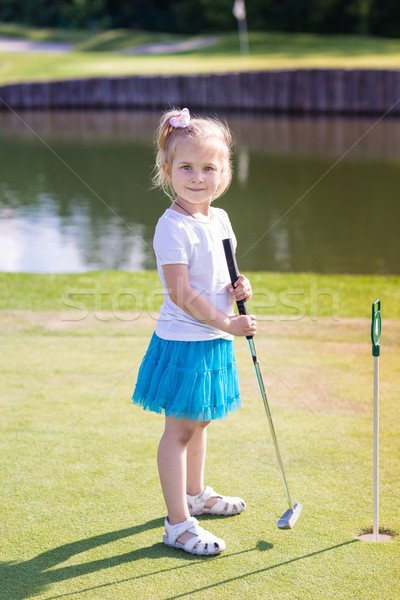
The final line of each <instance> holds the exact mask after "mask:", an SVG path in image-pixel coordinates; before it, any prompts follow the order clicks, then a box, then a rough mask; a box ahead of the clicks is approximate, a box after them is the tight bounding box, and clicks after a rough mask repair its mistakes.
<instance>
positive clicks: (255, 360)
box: [248, 338, 293, 510]
mask: <svg viewBox="0 0 400 600" xmlns="http://www.w3.org/2000/svg"><path fill="white" fill-rule="evenodd" d="M248 342H249V346H250V352H251V355H252V357H253V363H254V368H255V370H256V375H257V380H258V385H259V388H260V392H261V396H262V399H263V402H264V408H265V412H266V413H267V417H268V423H269V428H270V430H271V436H272V441H273V442H274V447H275V453H276V457H277V459H278V463H279V467H280V472H281V476H282V482H283V487H284V488H285V493H286V498H287V501H288V505H289V508H290V510H293V504H292V500H291V498H290V493H289V487H288V484H287V481H286V476H285V469H284V468H283V462H282V457H281V453H280V450H279V445H278V439H277V437H276V433H275V427H274V422H273V420H272V415H271V410H270V408H269V403H268V399H267V394H266V392H265V387H264V381H263V378H262V375H261V370H260V364H259V362H258V358H257V353H256V348H255V345H254V340H253V338H251V339H249V340H248Z"/></svg>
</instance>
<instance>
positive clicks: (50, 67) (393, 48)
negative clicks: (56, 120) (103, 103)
mask: <svg viewBox="0 0 400 600" xmlns="http://www.w3.org/2000/svg"><path fill="white" fill-rule="evenodd" d="M1 33H2V29H1V27H0V34H1ZM80 36H81V37H82V34H79V35H75V37H74V36H71V39H72V41H73V42H76V40H77V39H78V40H79V41H78V43H77V45H76V46H75V49H74V51H73V52H70V53H67V54H62V55H60V54H57V55H51V54H36V53H24V54H14V53H2V54H0V83H6V82H11V81H22V80H27V81H29V80H46V79H60V78H73V77H84V76H110V75H114V76H118V75H128V74H166V73H170V74H180V73H208V72H222V71H236V70H257V69H292V68H399V67H400V40H397V39H385V38H372V37H362V36H335V35H331V36H319V35H312V34H286V33H263V32H251V33H250V55H249V56H241V54H240V45H239V40H238V36H237V34H236V33H231V34H223V35H220V36H219V41H218V42H217V43H216V44H214V45H212V46H209V47H207V48H203V49H201V50H193V51H191V52H185V53H179V54H166V55H156V56H143V55H123V54H121V53H120V51H121V50H122V49H123V48H126V47H130V46H136V45H141V44H147V43H151V42H160V41H171V40H174V39H176V40H181V39H182V36H172V35H167V34H152V33H143V32H141V33H139V34H135V33H132V32H130V31H127V30H117V31H113V32H105V33H102V34H97V35H93V34H91V35H89V34H87V37H86V39H81V37H80ZM29 37H31V38H33V37H34V38H35V39H51V38H52V36H51V34H49V33H47V34H46V35H44V34H43V35H42V36H41V37H40V36H39V35H38V34H36V36H35V35H34V32H32V33H31V34H30V35H29ZM53 37H57V36H53ZM58 39H62V40H63V41H65V39H66V34H63V35H61V36H60V34H59V37H58Z"/></svg>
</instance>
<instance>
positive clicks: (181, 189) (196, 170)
mask: <svg viewBox="0 0 400 600" xmlns="http://www.w3.org/2000/svg"><path fill="white" fill-rule="evenodd" d="M163 170H164V174H165V176H166V177H167V179H168V181H170V182H171V183H172V186H173V188H174V190H175V192H176V195H177V198H176V199H177V200H178V202H183V203H188V204H189V205H190V206H191V207H192V208H196V209H200V208H201V207H208V206H209V205H210V203H211V202H212V200H213V199H214V197H215V195H216V193H217V191H218V186H219V184H220V181H221V173H222V161H221V148H220V147H219V146H218V145H217V144H208V145H207V144H205V145H201V144H196V143H193V142H180V143H179V144H177V146H176V148H175V156H174V160H173V161H172V164H171V166H169V165H168V164H167V163H164V164H163Z"/></svg>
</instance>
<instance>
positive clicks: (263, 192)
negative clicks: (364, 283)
mask: <svg viewBox="0 0 400 600" xmlns="http://www.w3.org/2000/svg"><path fill="white" fill-rule="evenodd" d="M158 118H159V113H151V112H129V111H114V112H112V111H98V112H93V111H90V112H89V111H87V112H84V111H82V112H73V111H70V112H68V111H66V112H58V111H57V112H19V113H17V114H12V113H8V112H2V113H0V244H1V252H0V270H2V271H8V272H16V271H23V272H54V273H60V272H81V271H86V270H97V269H123V270H131V271H142V270H146V269H153V268H155V260H154V255H153V250H152V237H153V232H154V227H155V224H156V222H157V219H158V217H159V216H160V215H161V213H162V212H163V211H164V209H165V208H166V207H167V206H168V205H169V201H168V199H166V198H164V196H163V194H162V193H161V192H159V191H157V190H152V189H151V188H150V178H151V171H152V166H153V148H152V137H153V133H154V130H155V127H156V124H157V121H158ZM226 118H227V120H228V123H229V125H230V126H231V128H232V130H233V132H234V135H235V138H236V141H237V147H236V151H235V155H234V161H233V162H234V170H235V175H234V179H233V182H232V186H231V188H230V190H229V191H228V193H227V194H226V195H225V196H223V197H222V198H220V199H218V200H217V201H216V205H217V206H220V207H222V208H224V209H226V210H227V211H228V213H229V216H230V218H231V221H232V224H233V227H234V229H235V232H236V236H237V238H238V253H237V254H238V262H239V265H240V268H241V270H242V271H244V272H245V271H257V270H263V271H264V270H268V271H293V272H299V271H312V272H318V273H360V274H363V273H365V274H367V273H371V274H398V273H399V270H400V269H399V265H400V260H399V259H400V235H399V223H400V203H399V189H400V168H399V167H400V120H395V119H381V120H378V119H376V118H373V117H371V118H362V119H361V118H357V119H354V118H344V117H341V118H337V117H336V118H328V117H323V118H322V117H318V118H311V117H296V118H295V117H287V116H277V115H274V116H271V115H268V116H266V115H263V116H262V115H237V114H235V115H227V116H226Z"/></svg>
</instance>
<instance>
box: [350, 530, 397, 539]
mask: <svg viewBox="0 0 400 600" xmlns="http://www.w3.org/2000/svg"><path fill="white" fill-rule="evenodd" d="M395 535H397V534H396V532H394V531H391V530H390V529H382V528H381V529H379V533H378V535H377V539H375V535H374V532H373V529H365V530H363V531H362V532H361V533H360V535H358V536H357V537H358V539H359V540H361V541H362V542H390V541H391V540H392V539H393V538H394V537H395Z"/></svg>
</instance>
